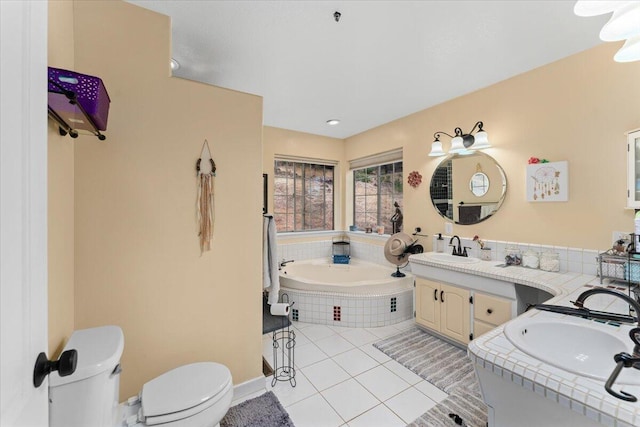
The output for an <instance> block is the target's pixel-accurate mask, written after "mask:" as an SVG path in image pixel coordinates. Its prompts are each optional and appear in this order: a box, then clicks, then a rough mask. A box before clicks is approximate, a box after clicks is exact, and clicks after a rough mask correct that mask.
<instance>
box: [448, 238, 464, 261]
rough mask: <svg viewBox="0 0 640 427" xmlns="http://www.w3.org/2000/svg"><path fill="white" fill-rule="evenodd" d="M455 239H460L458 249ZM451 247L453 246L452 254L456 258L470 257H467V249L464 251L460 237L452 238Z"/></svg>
mask: <svg viewBox="0 0 640 427" xmlns="http://www.w3.org/2000/svg"><path fill="white" fill-rule="evenodd" d="M453 239H458V247H457V248H456V246H455V245H454V244H453ZM449 246H453V252H451V255H456V256H465V257H466V256H468V255H467V248H466V247H465V248H464V251H463V250H462V245H461V244H460V237H458V236H453V237H452V238H451V240H449Z"/></svg>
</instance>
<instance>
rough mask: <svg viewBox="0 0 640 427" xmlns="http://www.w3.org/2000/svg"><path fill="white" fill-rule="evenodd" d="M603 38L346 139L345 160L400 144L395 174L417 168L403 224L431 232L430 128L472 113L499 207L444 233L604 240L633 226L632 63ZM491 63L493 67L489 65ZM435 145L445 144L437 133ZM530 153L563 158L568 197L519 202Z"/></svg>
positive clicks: (638, 91) (593, 243) (436, 221)
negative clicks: (629, 196)
mask: <svg viewBox="0 0 640 427" xmlns="http://www.w3.org/2000/svg"><path fill="white" fill-rule="evenodd" d="M618 47H619V46H618V45H617V44H615V43H608V44H603V45H601V46H598V47H596V48H594V49H590V50H588V51H585V52H582V53H579V54H576V55H573V56H571V57H569V58H566V59H563V60H560V61H557V62H555V63H552V64H549V65H547V66H544V67H540V68H538V69H535V70H533V71H530V72H527V73H525V74H522V75H519V76H516V77H514V78H511V79H509V80H506V81H503V82H500V83H498V84H495V85H493V86H490V87H487V88H485V89H482V90H479V91H477V92H474V93H471V94H469V95H465V96H462V97H460V98H457V99H454V100H451V101H449V102H446V103H443V104H440V105H438V106H435V107H433V108H429V109H427V110H423V111H420V112H418V113H415V114H413V115H410V116H407V117H404V118H402V119H399V120H396V121H394V122H391V123H388V124H386V125H383V126H380V127H378V128H375V129H371V130H369V131H366V132H363V133H362V134H359V135H356V136H353V137H351V138H348V139H347V140H346V148H345V150H346V159H347V160H349V159H353V158H359V157H362V156H365V155H367V154H370V153H375V152H381V151H385V150H388V149H390V148H393V147H395V146H402V147H403V152H404V171H405V180H406V176H407V175H408V173H409V172H411V171H413V170H417V171H419V172H420V173H421V174H422V175H423V182H422V184H421V185H420V186H419V187H418V188H416V189H414V188H411V187H410V186H408V185H405V186H404V219H405V229H406V230H412V229H413V227H416V226H420V227H422V228H423V230H424V231H425V232H426V233H428V234H430V235H433V234H434V233H438V232H443V231H444V222H445V221H444V220H443V219H442V217H440V216H439V215H438V214H437V213H436V211H435V209H434V208H433V207H432V205H431V203H430V201H429V194H428V191H429V181H430V179H431V174H432V173H433V171H434V169H435V168H436V166H437V164H438V162H439V161H440V159H439V158H431V157H428V156H427V154H428V153H429V150H430V148H431V142H432V141H433V134H434V132H436V131H439V130H442V131H445V132H448V133H452V132H453V129H454V128H455V127H457V126H460V127H462V129H463V130H464V131H469V130H471V127H472V126H473V124H474V123H475V122H476V121H478V120H482V121H484V124H485V129H486V130H487V131H488V134H489V141H490V142H491V144H492V145H493V147H492V148H490V149H487V150H485V152H486V153H487V154H489V155H490V156H492V157H494V158H495V159H496V160H497V161H498V162H499V163H500V164H501V165H502V167H503V168H504V170H505V173H506V175H507V182H508V190H507V196H506V199H505V202H504V204H503V207H502V208H501V209H500V211H499V212H498V213H497V214H496V215H494V216H493V217H492V218H490V219H488V220H487V221H484V222H482V223H480V224H476V225H454V233H456V234H459V235H461V236H465V237H472V236H473V235H474V234H478V235H480V236H481V237H483V238H486V239H497V240H506V241H520V242H531V243H541V244H552V245H562V246H570V247H581V248H591V249H601V248H607V247H609V245H610V244H611V232H612V231H614V230H620V231H625V230H632V229H633V211H631V210H626V209H625V208H624V206H625V200H626V199H625V197H626V180H625V177H626V157H625V156H626V146H625V143H626V139H625V136H624V132H625V131H627V130H630V129H635V128H638V127H640V116H639V115H638V111H640V79H639V78H638V75H640V62H635V63H627V64H621V63H616V62H614V61H613V59H612V58H613V54H614V53H615V51H616V49H617V48H618ZM495 66H498V65H497V64H496V65H495ZM444 145H445V148H448V147H449V146H450V141H449V138H445V139H444ZM531 156H536V157H540V158H546V159H549V160H550V161H560V160H568V161H569V188H570V190H569V201H568V202H561V203H530V202H527V201H526V191H525V175H526V174H525V172H526V166H527V159H529V157H531Z"/></svg>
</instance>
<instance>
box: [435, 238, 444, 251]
mask: <svg viewBox="0 0 640 427" xmlns="http://www.w3.org/2000/svg"><path fill="white" fill-rule="evenodd" d="M436 252H444V239H443V238H442V233H438V238H437V239H436Z"/></svg>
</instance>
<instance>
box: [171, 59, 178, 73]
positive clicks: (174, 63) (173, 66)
mask: <svg viewBox="0 0 640 427" xmlns="http://www.w3.org/2000/svg"><path fill="white" fill-rule="evenodd" d="M178 68H180V63H179V62H178V61H176V60H175V59H173V58H171V71H175V70H177V69H178Z"/></svg>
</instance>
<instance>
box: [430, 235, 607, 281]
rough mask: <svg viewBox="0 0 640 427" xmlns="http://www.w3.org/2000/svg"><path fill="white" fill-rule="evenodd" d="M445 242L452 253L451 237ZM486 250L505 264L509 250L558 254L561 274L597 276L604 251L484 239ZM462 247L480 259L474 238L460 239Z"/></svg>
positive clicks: (444, 237) (446, 247)
mask: <svg viewBox="0 0 640 427" xmlns="http://www.w3.org/2000/svg"><path fill="white" fill-rule="evenodd" d="M442 238H443V239H445V241H444V252H447V253H451V247H449V240H450V239H451V236H444V235H443V236H442ZM482 240H483V242H484V244H485V248H487V247H488V248H491V260H492V261H500V262H504V257H505V255H506V249H507V248H517V249H520V251H521V252H522V253H524V252H525V251H528V250H532V251H535V252H546V251H551V252H557V253H558V255H559V259H560V272H561V273H566V272H570V273H582V274H588V275H593V276H595V275H596V274H597V269H598V261H597V258H598V254H599V252H602V251H597V250H593V249H579V248H568V247H566V246H549V245H537V244H529V243H518V242H502V241H499V240H485V239H482ZM460 244H461V246H463V247H464V246H467V247H470V248H471V249H470V250H468V252H469V256H472V257H475V258H480V245H478V243H477V242H474V241H473V237H460ZM432 247H433V248H435V247H436V236H433V237H432Z"/></svg>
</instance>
